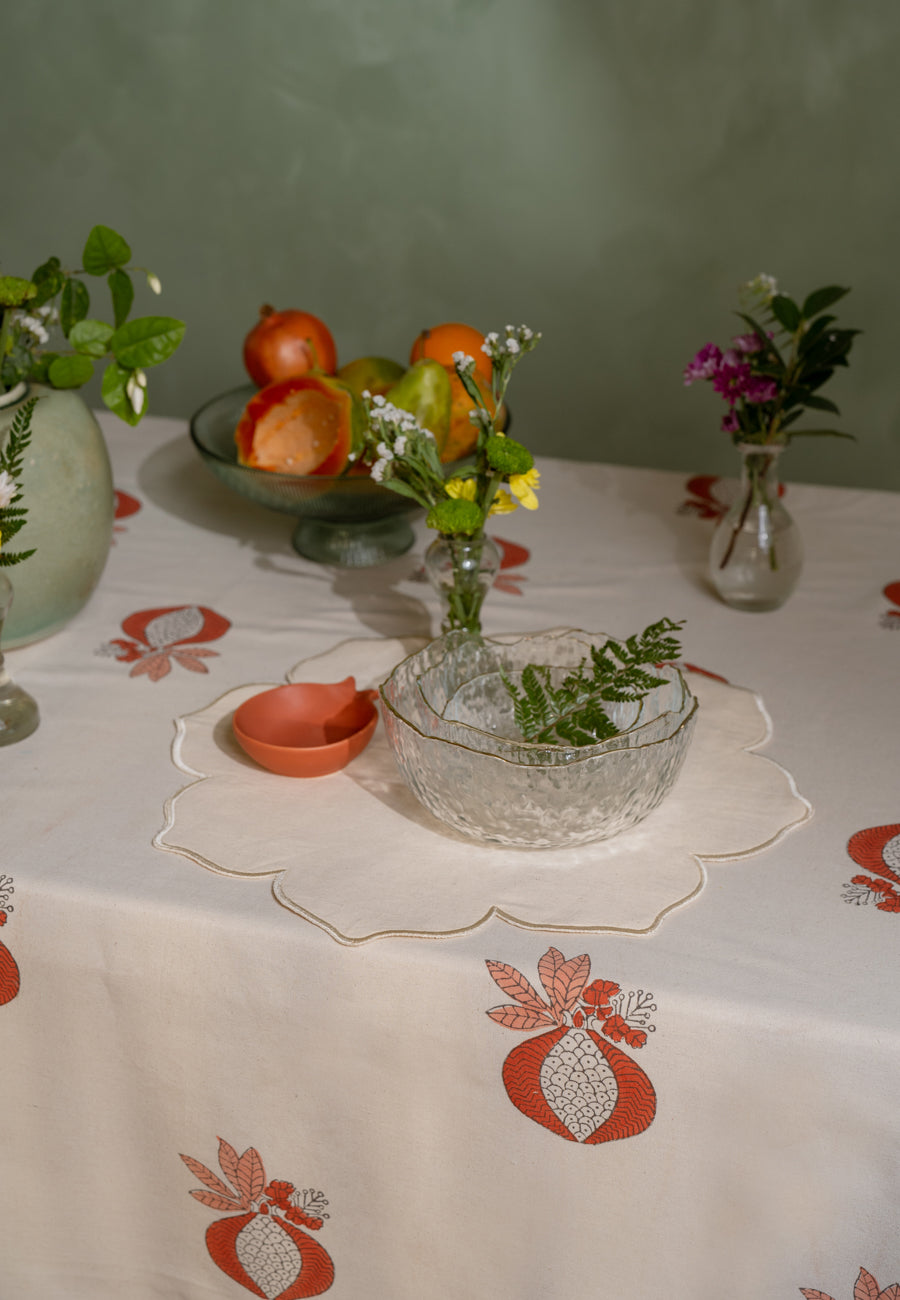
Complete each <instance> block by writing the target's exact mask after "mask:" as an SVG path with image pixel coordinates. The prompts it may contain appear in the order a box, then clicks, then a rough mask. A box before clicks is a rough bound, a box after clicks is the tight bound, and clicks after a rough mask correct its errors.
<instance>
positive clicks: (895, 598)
mask: <svg viewBox="0 0 900 1300" xmlns="http://www.w3.org/2000/svg"><path fill="white" fill-rule="evenodd" d="M882 595H883V596H884V598H885V600H889V601H890V602H891V604H892V605H894V606H896V608H895V609H886V610H885V611H884V613H883V614H882V615H881V618H880V620H879V622H880V623H881V626H882V627H886V628H890V629H892V630H896V631H897V632H900V582H889V583H888V585H887V586H886V587H885V588H884V591H883V592H882Z"/></svg>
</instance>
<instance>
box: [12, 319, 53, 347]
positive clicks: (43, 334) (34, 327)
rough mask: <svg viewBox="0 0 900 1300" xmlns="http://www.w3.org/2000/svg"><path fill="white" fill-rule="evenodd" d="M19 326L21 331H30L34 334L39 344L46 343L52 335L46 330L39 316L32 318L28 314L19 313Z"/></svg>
mask: <svg viewBox="0 0 900 1300" xmlns="http://www.w3.org/2000/svg"><path fill="white" fill-rule="evenodd" d="M18 324H19V327H20V328H21V329H25V330H28V333H29V334H33V335H34V337H35V338H36V339H37V341H38V342H39V343H46V342H47V341H48V340H49V338H50V335H49V334H48V333H47V331H46V330H45V329H44V322H43V320H41V319H40V317H38V316H31V315H29V314H28V313H27V312H19V315H18Z"/></svg>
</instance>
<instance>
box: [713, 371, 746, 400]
mask: <svg viewBox="0 0 900 1300" xmlns="http://www.w3.org/2000/svg"><path fill="white" fill-rule="evenodd" d="M750 377H751V374H750V367H749V366H748V365H746V364H745V363H744V362H740V363H738V364H737V365H734V364H729V363H726V362H724V361H723V363H722V365H721V366H719V369H718V370H717V371H716V373H715V374H714V375H713V381H712V385H713V388H714V389H715V390H716V392H717V393H719V394H721V396H722V397H724V398H725V399H726V400H727V401H729V402H731V403H732V405H733V404H734V403H735V402H736V401H737V399H738V398H739V397H743V395H744V392H745V390H746V387H747V384H748V382H749V380H750Z"/></svg>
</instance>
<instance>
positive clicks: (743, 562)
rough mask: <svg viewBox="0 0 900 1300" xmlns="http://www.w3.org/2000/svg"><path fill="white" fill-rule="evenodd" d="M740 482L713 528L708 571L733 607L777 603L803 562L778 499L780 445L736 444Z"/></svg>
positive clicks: (793, 527) (796, 536)
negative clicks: (724, 511) (728, 507)
mask: <svg viewBox="0 0 900 1300" xmlns="http://www.w3.org/2000/svg"><path fill="white" fill-rule="evenodd" d="M738 450H739V451H740V452H741V455H742V458H743V461H742V467H741V485H740V490H739V491H738V495H737V498H736V500H735V502H734V504H733V505H732V506H731V508H730V510H729V511H728V513H727V514H726V515H724V517H723V518H722V519H721V520H720V521H719V523H718V524H717V526H716V530H715V532H714V533H713V539H712V545H711V547H710V556H709V572H710V578H711V579H712V583H713V586H714V587H715V589H716V591H717V592H718V593H719V595H720V596H721V598H722V600H724V601H725V603H726V604H728V605H731V606H732V607H733V608H734V609H744V610H750V611H758V612H762V611H765V610H771V609H778V608H779V606H781V605H783V604H784V602H785V601H786V600H787V598H788V597H789V596H790V594H791V592H792V591H793V590H794V588H795V586H796V585H797V579H798V578H799V577H800V571H801V569H802V567H803V544H802V541H801V538H800V532H799V530H798V528H797V525H796V524H795V523H794V520H793V519H792V518H791V516H790V514H789V513H788V511H787V510H786V509H785V508H784V506H783V505H782V503H781V499H780V486H779V480H778V457H779V455H780V453H781V451H782V450H783V448H782V446H780V445H772V444H770V445H768V446H760V445H755V444H742V445H741V446H739V448H738Z"/></svg>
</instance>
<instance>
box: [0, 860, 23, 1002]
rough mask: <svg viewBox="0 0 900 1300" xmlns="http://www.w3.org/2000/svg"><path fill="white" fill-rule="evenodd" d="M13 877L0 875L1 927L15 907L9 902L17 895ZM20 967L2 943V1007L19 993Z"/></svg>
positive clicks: (0, 946) (0, 975) (0, 953)
mask: <svg viewBox="0 0 900 1300" xmlns="http://www.w3.org/2000/svg"><path fill="white" fill-rule="evenodd" d="M15 892H16V891H15V888H14V886H13V880H12V876H4V875H3V874H2V873H0V925H6V922H7V921H8V920H9V913H10V912H11V911H12V910H13V905H12V903H11V902H10V901H9V900H10V898H11V897H12V895H13V894H14V893H15ZM19 983H20V980H19V967H18V966H17V964H16V959H15V957H14V956H13V955H12V953H11V952H10V951H9V949H8V948H7V946H6V944H5V943H0V1007H2V1006H5V1005H6V1003H7V1002H12V1000H13V998H14V997H15V996H16V994H17V993H18V991H19Z"/></svg>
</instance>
